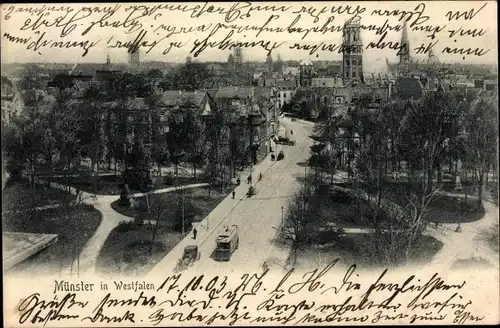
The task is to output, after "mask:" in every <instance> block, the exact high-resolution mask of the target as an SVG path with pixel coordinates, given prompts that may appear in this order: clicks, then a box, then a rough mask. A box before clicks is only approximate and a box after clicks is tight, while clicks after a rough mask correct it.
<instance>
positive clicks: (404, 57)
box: [399, 22, 410, 64]
mask: <svg viewBox="0 0 500 328" xmlns="http://www.w3.org/2000/svg"><path fill="white" fill-rule="evenodd" d="M401 47H402V48H401V51H400V54H399V63H400V64H406V63H408V62H410V40H409V39H408V27H407V25H406V22H405V23H404V25H403V33H402V34H401Z"/></svg>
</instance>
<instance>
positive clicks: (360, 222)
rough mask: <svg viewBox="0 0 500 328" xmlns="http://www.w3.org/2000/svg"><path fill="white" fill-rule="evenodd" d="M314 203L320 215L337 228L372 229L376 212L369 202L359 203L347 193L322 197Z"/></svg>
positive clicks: (361, 201) (362, 201)
mask: <svg viewBox="0 0 500 328" xmlns="http://www.w3.org/2000/svg"><path fill="white" fill-rule="evenodd" d="M319 197H320V198H321V199H320V200H319V201H318V202H315V203H314V206H315V207H316V208H317V211H318V213H319V215H320V216H321V217H322V218H325V219H326V221H327V222H331V223H335V225H336V226H337V227H344V228H346V227H349V228H367V227H369V228H372V227H373V220H372V218H373V215H374V211H373V209H372V208H371V207H370V204H369V203H368V202H367V201H364V200H360V201H359V202H357V201H356V200H355V198H354V197H352V196H350V195H348V194H345V193H336V194H335V195H332V194H330V195H328V196H327V195H321V196H319Z"/></svg>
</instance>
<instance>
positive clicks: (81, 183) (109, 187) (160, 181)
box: [52, 174, 200, 196]
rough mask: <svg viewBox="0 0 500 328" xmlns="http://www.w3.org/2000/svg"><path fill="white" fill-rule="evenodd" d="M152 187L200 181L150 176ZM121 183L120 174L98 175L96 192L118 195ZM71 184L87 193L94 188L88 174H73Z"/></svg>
mask: <svg viewBox="0 0 500 328" xmlns="http://www.w3.org/2000/svg"><path fill="white" fill-rule="evenodd" d="M151 180H152V181H153V189H163V188H168V187H174V186H179V185H183V184H192V183H200V181H199V179H198V180H195V179H193V178H191V177H177V178H176V179H175V180H174V182H173V183H172V184H168V185H167V184H165V183H164V177H159V176H152V177H151ZM52 181H53V182H56V183H59V184H63V185H64V184H66V183H67V179H66V178H52ZM121 184H123V178H122V176H121V175H120V174H118V175H116V176H115V175H108V176H101V177H99V181H98V186H97V187H98V188H97V189H98V190H97V194H101V195H117V196H118V195H120V192H121V189H120V185H121ZM70 185H71V186H73V187H77V188H80V189H81V190H83V191H85V192H89V193H93V192H94V189H93V186H92V180H91V177H90V176H89V175H86V176H75V177H73V178H72V179H71V183H70ZM131 192H132V193H136V192H140V191H139V190H133V189H132V190H131Z"/></svg>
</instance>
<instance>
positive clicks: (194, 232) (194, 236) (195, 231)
mask: <svg viewBox="0 0 500 328" xmlns="http://www.w3.org/2000/svg"><path fill="white" fill-rule="evenodd" d="M197 233H198V230H196V228H194V229H193V239H194V240H196V234H197Z"/></svg>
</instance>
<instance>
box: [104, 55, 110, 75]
mask: <svg viewBox="0 0 500 328" xmlns="http://www.w3.org/2000/svg"><path fill="white" fill-rule="evenodd" d="M105 69H106V70H107V71H110V70H111V58H110V57H109V52H108V55H107V57H106V68H105Z"/></svg>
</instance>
